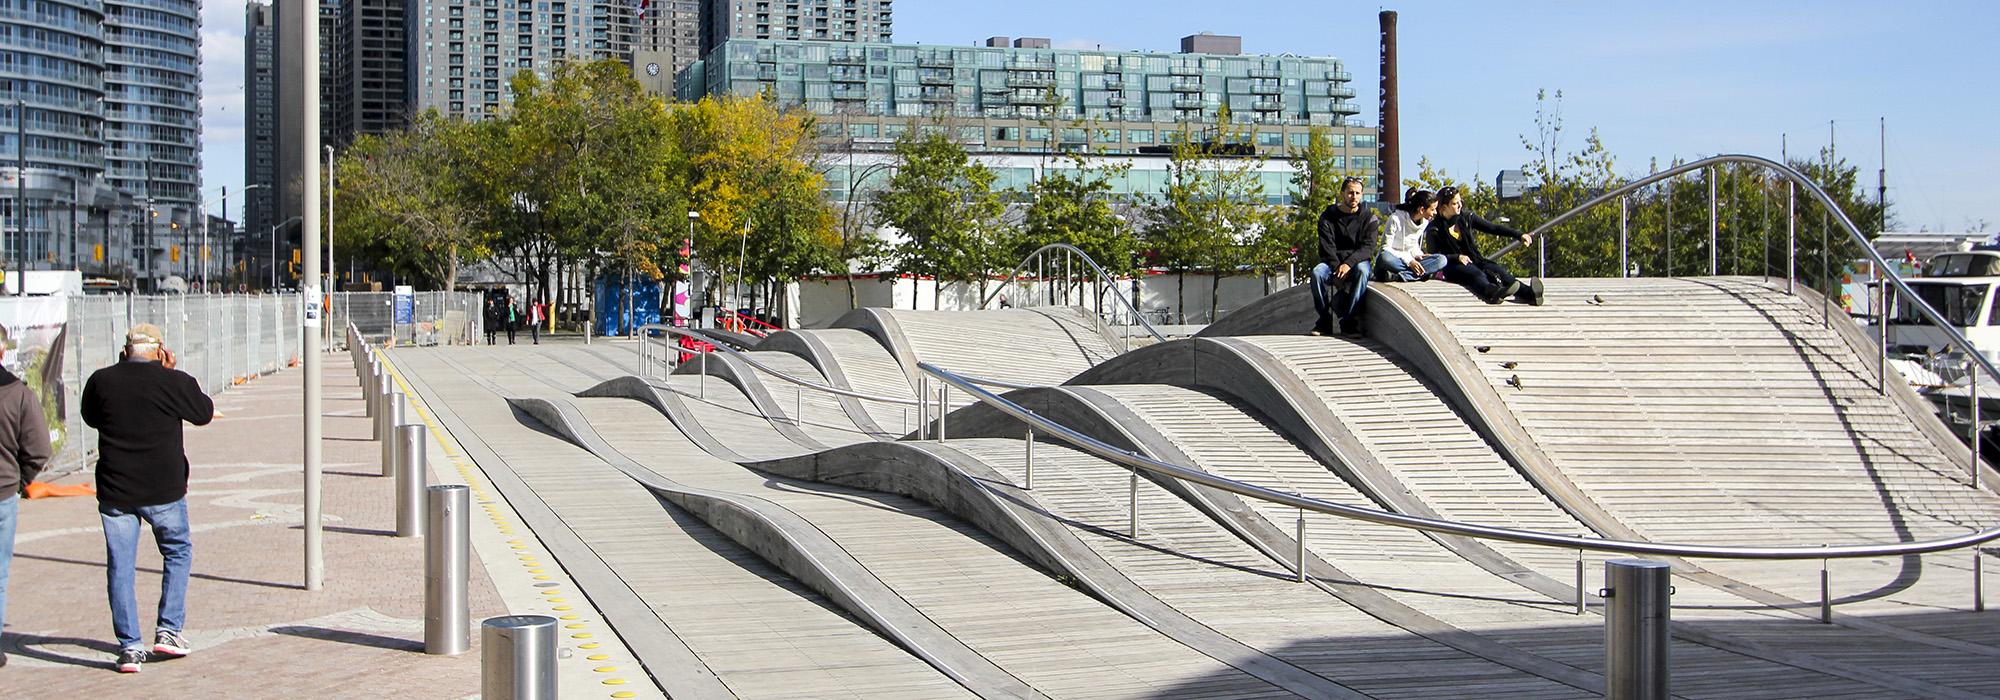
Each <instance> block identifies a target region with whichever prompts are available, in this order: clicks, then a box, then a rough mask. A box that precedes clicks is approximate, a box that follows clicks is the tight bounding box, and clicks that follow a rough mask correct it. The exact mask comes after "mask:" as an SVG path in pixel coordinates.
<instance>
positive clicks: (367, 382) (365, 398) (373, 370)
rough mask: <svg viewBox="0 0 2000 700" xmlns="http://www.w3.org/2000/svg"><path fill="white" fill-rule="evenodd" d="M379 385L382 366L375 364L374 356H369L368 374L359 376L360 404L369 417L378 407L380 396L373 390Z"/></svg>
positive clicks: (371, 416)
mask: <svg viewBox="0 0 2000 700" xmlns="http://www.w3.org/2000/svg"><path fill="white" fill-rule="evenodd" d="M381 386H382V366H381V365H378V364H375V360H374V358H369V360H368V374H367V376H364V377H362V378H361V404H362V406H364V407H365V408H366V409H367V412H366V415H367V416H368V417H369V418H374V417H375V414H376V411H377V409H378V408H379V407H380V402H381V398H382V397H380V396H377V395H375V392H376V390H378V389H379V388H381Z"/></svg>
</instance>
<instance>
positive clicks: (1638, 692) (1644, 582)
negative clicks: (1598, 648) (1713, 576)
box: [1602, 559, 1673, 700]
mask: <svg viewBox="0 0 2000 700" xmlns="http://www.w3.org/2000/svg"><path fill="white" fill-rule="evenodd" d="M1604 585H1605V588H1604V591H1603V592H1602V595H1603V596H1604V696H1605V697H1606V698H1609V699H1610V700H1667V698H1669V697H1671V696H1670V695H1669V693H1668V687H1669V685H1670V684H1669V682H1668V675H1669V674H1668V672H1669V670H1670V668H1671V664H1670V661H1669V658H1668V652H1669V649H1668V646H1667V632H1668V629H1667V628H1668V623H1669V622H1670V621H1671V617H1672V605H1671V604H1672V602H1673V601H1672V599H1673V568H1672V567H1670V566H1668V565H1667V564H1666V563H1664V562H1657V561H1648V560H1645V559H1613V560H1611V561H1607V562H1604Z"/></svg>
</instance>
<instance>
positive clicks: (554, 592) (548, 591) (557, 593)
mask: <svg viewBox="0 0 2000 700" xmlns="http://www.w3.org/2000/svg"><path fill="white" fill-rule="evenodd" d="M542 595H562V591H558V590H556V589H553V588H551V589H548V590H546V591H542Z"/></svg>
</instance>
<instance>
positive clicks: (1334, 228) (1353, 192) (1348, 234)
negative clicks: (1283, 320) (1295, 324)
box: [1312, 177, 1381, 335]
mask: <svg viewBox="0 0 2000 700" xmlns="http://www.w3.org/2000/svg"><path fill="white" fill-rule="evenodd" d="M1361 190H1362V185H1361V178H1358V177H1350V178H1347V179H1346V180H1342V181H1341V183H1340V199H1339V200H1338V201H1335V202H1334V203H1333V205H1332V206H1329V207H1327V208H1326V209H1325V210H1324V211H1321V212H1320V213H1319V264H1318V265H1314V266H1313V269H1312V297H1313V310H1314V311H1317V312H1319V318H1318V319H1317V320H1316V321H1315V322H1314V323H1313V329H1312V335H1327V334H1330V333H1332V332H1333V317H1334V316H1339V317H1340V333H1341V335H1360V334H1361V297H1362V296H1363V295H1365V294H1367V293H1368V276H1369V275H1370V274H1372V273H1373V270H1374V262H1373V261H1374V260H1375V234H1376V229H1378V228H1380V227H1381V220H1380V219H1377V218H1376V217H1375V210H1373V209H1369V208H1367V207H1364V206H1361Z"/></svg>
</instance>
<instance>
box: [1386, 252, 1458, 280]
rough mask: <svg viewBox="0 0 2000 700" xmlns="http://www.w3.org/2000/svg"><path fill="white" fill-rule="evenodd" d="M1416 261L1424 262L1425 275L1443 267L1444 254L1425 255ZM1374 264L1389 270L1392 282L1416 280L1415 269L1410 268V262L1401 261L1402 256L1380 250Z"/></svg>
mask: <svg viewBox="0 0 2000 700" xmlns="http://www.w3.org/2000/svg"><path fill="white" fill-rule="evenodd" d="M1417 262H1420V263H1423V264H1424V274H1425V275H1427V276H1428V275H1430V274H1431V273H1434V272H1437V271H1439V270H1442V269H1444V256H1442V255H1425V256H1422V257H1419V258H1417ZM1375 264H1376V265H1379V266H1381V268H1382V269H1384V270H1387V271H1389V280H1390V281H1392V282H1415V281H1417V272H1416V270H1412V269H1410V264H1409V263H1406V262H1403V259H1402V258H1399V257H1396V254H1395V253H1391V252H1389V251H1386V250H1385V251H1382V253H1381V254H1379V255H1376V256H1375Z"/></svg>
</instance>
